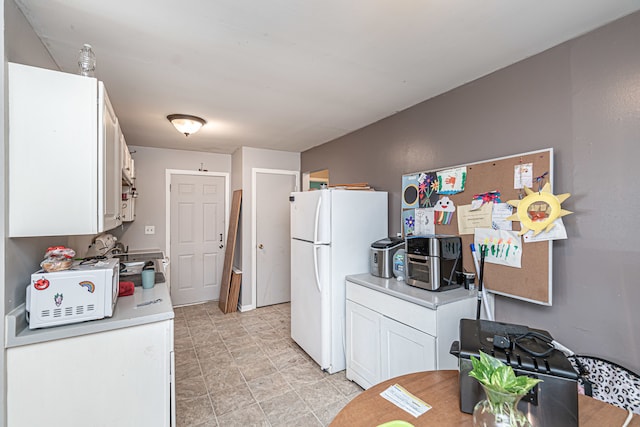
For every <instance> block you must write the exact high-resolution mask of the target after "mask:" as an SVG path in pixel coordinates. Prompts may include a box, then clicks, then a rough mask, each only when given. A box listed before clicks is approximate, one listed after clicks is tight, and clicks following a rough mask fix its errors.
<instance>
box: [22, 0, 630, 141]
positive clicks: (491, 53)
mask: <svg viewBox="0 0 640 427" xmlns="http://www.w3.org/2000/svg"><path fill="white" fill-rule="evenodd" d="M16 3H17V4H18V7H19V8H20V9H21V10H22V12H23V13H24V15H25V16H26V18H27V20H28V21H29V22H30V24H31V25H32V27H33V28H34V30H35V32H36V33H37V35H38V36H39V37H40V39H41V40H42V41H43V43H44V44H45V46H46V47H47V49H48V50H49V52H50V53H51V55H52V57H53V59H54V60H55V62H56V63H57V64H58V66H59V67H60V68H61V69H62V70H64V71H67V72H71V73H76V72H77V68H78V66H77V59H78V50H79V49H80V47H82V45H83V44H84V43H90V44H91V45H92V46H93V50H94V52H95V54H96V58H97V66H96V77H98V78H99V79H100V80H103V81H104V82H105V86H106V87H107V90H108V93H109V97H110V99H111V102H112V104H113V105H114V108H115V110H116V112H117V114H118V117H119V119H120V123H121V127H122V129H123V132H124V134H125V138H126V140H127V143H128V144H129V145H138V146H149V147H161V148H174V149H182V150H197V151H206V152H215V153H232V152H233V151H235V149H236V148H238V147H241V146H248V147H256V148H269V149H276V150H286V151H296V152H297V151H304V150H307V149H309V148H311V147H314V146H317V145H320V144H323V143H325V142H327V141H330V140H332V139H334V138H337V137H339V136H342V135H345V134H347V133H349V132H352V131H354V130H357V129H359V128H361V127H363V126H366V125H368V124H371V123H373V122H376V121H378V120H380V119H382V118H384V117H388V116H390V115H392V114H394V113H396V112H398V111H401V110H404V109H406V108H408V107H411V106H412V105H415V104H417V103H419V102H421V101H424V100H426V99H429V98H431V97H433V96H436V95H438V94H441V93H443V92H446V91H447V90H450V89H452V88H454V87H457V86H460V85H462V84H464V83H467V82H469V81H472V80H475V79H477V78H478V77H481V76H483V75H486V74H488V73H491V72H492V71H495V70H497V69H500V68H503V67H505V66H507V65H510V64H513V63H515V62H517V61H519V60H522V59H524V58H526V57H529V56H531V55H534V54H536V53H539V52H541V51H543V50H545V49H548V48H550V47H552V46H555V45H557V44H559V43H561V42H564V41H566V40H569V39H571V38H573V37H575V36H578V35H581V34H584V33H585V32H588V31H590V30H592V29H594V28H597V27H599V26H601V25H603V24H606V23H608V22H610V21H612V20H615V19H617V18H619V17H622V16H624V15H627V14H629V13H631V12H634V11H636V10H638V9H640V1H638V0H561V1H559V0H484V1H478V0H351V1H349V0H271V1H266V0H254V1H249V0H182V1H167V0H136V1H130V0H109V1H104V0H47V1H42V0H16ZM173 113H181V114H193V115H197V116H200V117H202V118H204V119H205V120H206V121H207V124H206V125H205V126H204V127H203V128H202V130H201V131H200V132H199V133H197V134H194V135H191V136H189V137H188V138H186V137H185V136H184V135H182V134H180V133H178V132H177V131H176V130H175V129H174V128H173V127H172V126H171V124H170V123H169V122H168V121H167V119H166V116H167V115H168V114H173Z"/></svg>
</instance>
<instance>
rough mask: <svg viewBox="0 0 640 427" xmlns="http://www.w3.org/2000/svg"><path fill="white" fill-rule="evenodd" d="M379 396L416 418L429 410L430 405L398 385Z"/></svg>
mask: <svg viewBox="0 0 640 427" xmlns="http://www.w3.org/2000/svg"><path fill="white" fill-rule="evenodd" d="M380 396H382V397H384V398H385V399H387V400H388V401H389V402H391V403H393V404H394V405H396V406H397V407H398V408H400V409H402V410H404V411H406V412H408V413H410V414H411V415H413V416H414V417H416V418H418V417H419V416H420V415H422V414H424V413H425V412H427V411H428V410H429V409H431V405H429V404H427V403H425V402H423V401H422V400H420V399H418V398H417V397H415V396H414V395H413V394H411V393H409V392H408V391H407V390H405V389H404V388H403V387H401V386H399V385H398V384H394V385H392V386H390V387H389V388H388V389H386V390H385V391H383V392H382V393H380Z"/></svg>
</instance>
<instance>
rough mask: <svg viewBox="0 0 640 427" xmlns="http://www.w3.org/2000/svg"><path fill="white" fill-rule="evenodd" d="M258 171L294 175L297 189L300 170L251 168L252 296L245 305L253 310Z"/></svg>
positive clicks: (256, 296) (256, 283)
mask: <svg viewBox="0 0 640 427" xmlns="http://www.w3.org/2000/svg"><path fill="white" fill-rule="evenodd" d="M259 173H268V174H272V175H292V176H294V177H295V187H294V191H298V190H299V189H300V171H296V170H287V169H264V168H252V169H251V292H252V295H253V297H252V298H251V306H249V307H247V309H248V310H253V309H255V308H257V307H258V276H257V274H256V270H257V268H258V267H257V266H258V254H257V251H258V248H257V246H258V236H257V228H258V207H257V203H256V199H257V195H256V194H257V188H258V187H257V183H258V174H259ZM243 308H244V307H243Z"/></svg>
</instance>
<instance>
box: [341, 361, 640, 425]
mask: <svg viewBox="0 0 640 427" xmlns="http://www.w3.org/2000/svg"><path fill="white" fill-rule="evenodd" d="M393 384H398V385H400V386H402V387H404V388H405V389H406V390H407V391H409V392H410V393H412V394H413V395H415V396H416V397H418V398H420V399H422V400H423V401H425V402H426V403H428V404H429V405H431V406H432V408H431V409H430V410H429V411H427V412H426V413H425V414H423V415H421V416H420V417H418V418H414V417H413V416H412V415H410V414H409V413H407V412H405V411H403V410H402V409H400V408H398V407H397V406H395V405H394V404H392V403H391V402H389V401H387V400H386V399H384V398H383V397H381V396H380V393H381V392H382V391H384V390H385V389H387V388H388V387H389V386H391V385H393ZM578 411H579V413H578V419H579V421H580V426H581V427H606V426H621V425H622V423H624V421H625V419H626V418H627V415H628V412H627V411H625V410H623V409H620V408H618V407H616V406H613V405H609V404H608V403H604V402H601V401H599V400H596V399H593V398H591V397H588V396H583V395H579V396H578ZM392 420H404V421H407V422H409V423H411V424H413V425H414V426H416V427H417V426H472V425H473V419H472V416H471V415H470V414H465V413H463V412H461V411H460V406H459V387H458V371H455V370H453V371H429V372H418V373H415V374H408V375H403V376H400V377H396V378H392V379H390V380H388V381H385V382H382V383H380V384H377V385H375V386H373V387H371V388H370V389H368V390H366V391H364V392H362V393H361V394H360V395H359V396H357V397H356V398H355V399H353V400H352V401H351V402H349V404H347V406H345V407H344V408H343V409H342V411H340V412H339V413H338V415H337V416H336V417H335V419H334V420H333V422H332V423H331V427H341V426H349V427H356V426H363V427H373V426H377V425H380V424H382V423H385V422H387V421H392ZM629 425H630V426H640V417H639V416H638V415H634V417H633V419H632V421H631V423H630V424H629Z"/></svg>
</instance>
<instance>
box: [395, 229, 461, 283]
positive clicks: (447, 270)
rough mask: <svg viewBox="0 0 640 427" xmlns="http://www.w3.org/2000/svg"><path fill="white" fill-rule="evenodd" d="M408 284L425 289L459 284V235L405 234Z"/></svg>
mask: <svg viewBox="0 0 640 427" xmlns="http://www.w3.org/2000/svg"><path fill="white" fill-rule="evenodd" d="M405 252H406V264H407V279H406V281H407V284H408V285H411V286H415V287H418V288H422V289H426V290H428V291H446V290H449V289H454V288H457V287H459V286H461V285H462V282H463V280H462V277H463V275H462V272H463V267H462V239H460V237H459V236H447V235H433V236H426V237H424V236H416V237H408V238H407V240H406V243H405Z"/></svg>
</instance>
